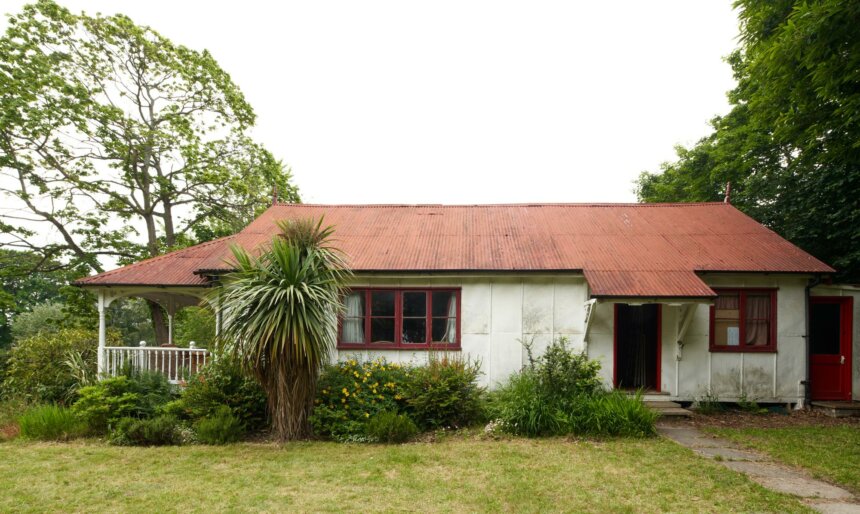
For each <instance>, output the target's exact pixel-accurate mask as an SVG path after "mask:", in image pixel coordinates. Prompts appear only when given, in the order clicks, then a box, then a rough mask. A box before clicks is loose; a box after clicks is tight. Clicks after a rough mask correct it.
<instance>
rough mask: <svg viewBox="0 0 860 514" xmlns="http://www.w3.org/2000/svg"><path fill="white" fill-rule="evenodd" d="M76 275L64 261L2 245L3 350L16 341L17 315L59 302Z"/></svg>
mask: <svg viewBox="0 0 860 514" xmlns="http://www.w3.org/2000/svg"><path fill="white" fill-rule="evenodd" d="M33 269H38V270H39V271H36V272H32V270H33ZM74 278H76V275H75V272H74V270H67V269H65V267H64V266H63V265H62V264H60V263H57V262H51V261H49V262H42V258H41V257H40V256H39V255H37V254H35V253H32V252H25V251H16V250H10V249H5V248H0V350H2V349H3V348H6V347H8V346H10V345H11V343H12V332H11V324H12V320H13V319H14V317H15V316H16V315H17V314H20V313H22V312H28V311H30V310H32V309H33V307H35V306H37V305H40V304H43V303H46V302H51V301H56V300H57V298H58V297H61V296H62V291H63V289H64V288H65V286H66V284H67V283H68V281H69V280H71V279H74Z"/></svg>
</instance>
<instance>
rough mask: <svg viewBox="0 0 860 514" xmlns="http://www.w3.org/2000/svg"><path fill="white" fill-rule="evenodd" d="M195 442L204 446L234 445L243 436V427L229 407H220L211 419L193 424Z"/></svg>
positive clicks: (204, 419)
mask: <svg viewBox="0 0 860 514" xmlns="http://www.w3.org/2000/svg"><path fill="white" fill-rule="evenodd" d="M194 430H195V432H196V434H197V440H198V441H200V442H201V443H204V444H227V443H234V442H236V441H238V440H239V439H241V438H242V436H243V435H244V434H245V425H244V423H242V420H240V419H239V418H238V417H236V416H235V415H233V411H232V410H231V409H230V407H227V406H226V405H222V406H221V407H219V408H218V410H216V411H215V414H214V415H213V416H212V417H208V418H203V419H201V420H200V421H198V422H197V423H195V424H194Z"/></svg>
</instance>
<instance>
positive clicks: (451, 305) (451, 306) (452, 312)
mask: <svg viewBox="0 0 860 514" xmlns="http://www.w3.org/2000/svg"><path fill="white" fill-rule="evenodd" d="M442 340H443V341H445V342H446V343H455V342H457V296H456V295H454V294H453V293H451V297H450V299H449V300H448V326H447V328H446V329H445V337H444V338H443V339H442Z"/></svg>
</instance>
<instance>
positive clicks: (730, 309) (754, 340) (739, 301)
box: [710, 289, 776, 352]
mask: <svg viewBox="0 0 860 514" xmlns="http://www.w3.org/2000/svg"><path fill="white" fill-rule="evenodd" d="M715 291H716V293H717V298H716V299H715V300H714V305H712V306H711V330H710V334H711V337H710V339H711V344H710V347H711V351H717V352H774V351H776V290H775V289H715Z"/></svg>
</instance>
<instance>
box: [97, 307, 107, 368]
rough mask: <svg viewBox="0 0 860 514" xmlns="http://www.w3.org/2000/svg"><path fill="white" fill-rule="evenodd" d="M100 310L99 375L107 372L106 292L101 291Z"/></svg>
mask: <svg viewBox="0 0 860 514" xmlns="http://www.w3.org/2000/svg"><path fill="white" fill-rule="evenodd" d="M97 305H98V310H99V351H98V355H97V362H98V364H97V368H96V369H97V370H98V376H100V377H101V376H103V375H104V374H105V346H106V343H107V324H106V322H105V293H104V291H99V295H98V303H97Z"/></svg>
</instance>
